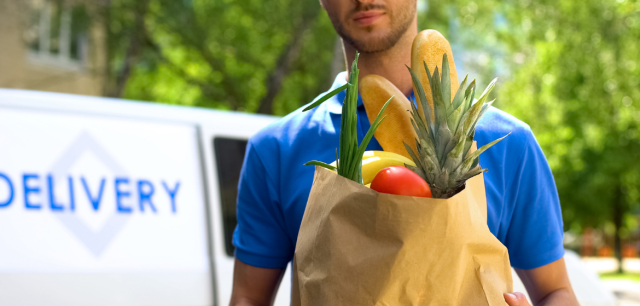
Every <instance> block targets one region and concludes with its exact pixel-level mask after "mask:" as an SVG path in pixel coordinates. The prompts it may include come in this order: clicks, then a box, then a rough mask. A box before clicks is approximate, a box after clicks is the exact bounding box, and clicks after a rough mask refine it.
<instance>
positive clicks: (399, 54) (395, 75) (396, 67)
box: [344, 18, 418, 96]
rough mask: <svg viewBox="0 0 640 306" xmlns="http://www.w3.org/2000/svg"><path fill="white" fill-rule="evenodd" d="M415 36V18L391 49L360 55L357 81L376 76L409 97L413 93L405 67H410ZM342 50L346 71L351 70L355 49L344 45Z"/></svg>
mask: <svg viewBox="0 0 640 306" xmlns="http://www.w3.org/2000/svg"><path fill="white" fill-rule="evenodd" d="M416 35H418V25H417V18H415V19H414V20H413V23H412V24H411V26H410V27H409V29H408V30H407V32H405V34H404V35H402V37H401V38H400V40H399V41H398V42H397V43H396V44H395V46H393V47H392V48H391V49H388V50H386V51H382V52H376V53H361V54H360V57H359V59H358V69H360V75H359V79H362V78H363V77H365V76H367V75H369V74H377V75H379V76H383V77H385V78H386V79H387V80H389V81H390V82H391V83H393V84H394V85H396V87H398V89H400V91H402V92H403V93H404V94H405V95H406V96H408V95H410V94H411V92H412V91H413V83H412V81H411V75H410V74H409V71H408V70H407V67H406V66H409V67H411V45H412V44H413V39H414V38H415V37H416ZM344 50H345V55H346V59H347V69H348V70H351V63H353V60H354V59H355V57H356V48H355V47H353V46H352V45H350V44H348V43H344ZM405 65H406V66H405Z"/></svg>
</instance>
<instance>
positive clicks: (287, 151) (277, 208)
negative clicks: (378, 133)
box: [231, 0, 578, 306]
mask: <svg viewBox="0 0 640 306" xmlns="http://www.w3.org/2000/svg"><path fill="white" fill-rule="evenodd" d="M321 4H322V6H323V7H324V9H325V10H326V11H327V13H328V15H329V17H330V18H331V21H332V23H333V25H334V28H335V29H336V31H337V32H338V34H339V35H340V36H341V37H342V39H343V43H344V49H345V54H346V57H347V63H349V64H350V63H351V62H352V61H353V60H354V57H355V52H356V51H359V52H360V53H361V55H360V59H359V62H358V66H359V68H360V77H364V76H366V75H368V74H377V75H381V76H383V77H385V78H387V79H388V80H389V81H391V82H392V83H393V84H395V85H396V86H397V87H398V88H399V89H400V90H401V91H402V92H403V93H405V94H406V95H407V96H409V95H411V94H412V82H411V77H410V75H409V73H408V72H407V69H406V67H405V64H406V65H410V62H411V44H412V41H413V38H414V37H415V36H416V35H417V13H416V10H417V8H416V6H417V2H416V0H321ZM346 77H347V74H346V73H342V74H340V75H338V77H337V78H336V81H335V83H334V84H333V86H332V89H335V88H338V87H339V86H341V85H343V84H345V83H346ZM344 96H345V93H344V92H343V93H341V94H338V95H337V96H336V97H334V98H332V99H330V100H328V101H327V102H325V103H324V104H322V105H321V106H319V107H317V108H315V109H314V110H312V111H309V112H305V113H302V112H301V111H300V110H298V111H296V112H294V113H292V114H290V115H288V116H286V117H285V118H283V119H281V120H279V121H278V122H276V123H275V124H273V125H271V126H269V127H267V128H265V129H264V130H263V131H261V132H259V133H258V134H257V135H256V136H254V137H253V138H252V139H251V140H250V141H249V145H248V147H247V153H246V156H245V164H244V167H243V169H242V174H241V179H240V184H239V196H238V227H237V228H236V232H235V234H234V240H233V242H234V245H235V246H236V262H235V271H234V282H233V293H232V298H231V305H233V306H240V305H243V306H259V305H260V306H261V305H271V304H272V303H273V300H274V298H275V293H276V291H277V288H278V286H279V284H280V281H281V279H282V276H283V273H284V270H285V268H286V266H287V264H288V263H289V262H290V261H291V260H292V259H293V254H294V250H295V244H296V239H297V235H298V230H299V228H300V223H301V220H302V215H303V213H304V209H305V205H306V201H307V198H308V196H309V191H310V189H311V185H312V181H313V173H314V168H313V167H305V166H303V164H304V163H305V162H307V161H310V160H320V161H324V162H332V161H333V160H334V159H335V150H336V147H337V146H338V139H339V127H340V113H341V104H342V101H343V99H344ZM358 120H359V123H358V125H359V126H358V133H359V137H360V139H362V137H363V135H364V134H365V133H366V131H367V130H368V128H369V126H370V124H369V121H368V119H367V115H366V112H365V109H364V107H363V106H362V102H361V101H360V102H359V104H358ZM509 132H511V133H512V134H511V135H510V136H509V137H507V138H506V139H505V140H503V141H502V142H500V143H498V144H497V145H495V146H494V147H492V148H491V149H489V150H488V151H486V152H485V153H483V155H481V157H480V164H481V165H482V166H483V167H484V168H487V169H489V172H487V173H486V175H485V185H486V191H487V202H488V203H487V211H488V225H489V229H490V230H491V232H492V233H493V234H494V235H495V236H496V237H497V238H498V239H499V240H500V241H501V242H502V243H503V244H505V246H506V247H507V249H508V250H509V255H510V259H511V264H512V265H513V266H514V268H516V271H517V273H518V275H519V276H520V278H521V279H522V281H523V283H524V284H525V286H526V288H527V291H528V292H529V296H530V298H531V300H532V301H533V303H534V305H578V303H577V301H576V298H575V295H574V293H573V291H572V288H571V284H570V283H569V279H568V276H567V272H566V267H565V264H564V260H563V255H564V249H563V245H562V237H563V231H562V216H561V212H560V206H559V203H558V196H557V191H556V188H555V183H554V181H553V176H552V175H551V171H550V170H549V166H548V164H547V162H546V159H545V157H544V155H543V153H542V151H541V150H540V147H539V146H538V144H537V142H536V140H535V138H534V136H533V134H532V133H531V130H530V129H529V127H528V126H527V125H526V124H524V123H522V122H520V121H518V120H517V119H515V118H514V117H512V116H510V115H508V114H506V113H504V112H501V111H499V110H497V109H495V108H491V109H490V110H489V111H488V112H487V113H486V114H485V115H484V117H483V118H482V120H481V121H480V122H479V124H478V126H477V128H476V136H475V140H476V141H477V142H478V146H482V145H484V144H486V143H488V142H489V141H492V140H494V139H497V138H499V137H501V136H503V135H505V134H507V133H509ZM368 149H369V150H381V147H380V145H379V144H378V143H377V141H375V140H374V141H372V142H371V143H370V145H369V147H368ZM505 301H506V302H507V303H508V304H509V305H511V306H516V305H518V306H520V305H522V306H525V305H529V303H528V301H527V300H526V298H525V297H524V295H523V294H522V293H514V294H505ZM327 306H329V305H327ZM331 306H333V305H331Z"/></svg>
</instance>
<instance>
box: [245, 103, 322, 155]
mask: <svg viewBox="0 0 640 306" xmlns="http://www.w3.org/2000/svg"><path fill="white" fill-rule="evenodd" d="M309 104H310V103H309ZM309 104H307V105H304V106H302V107H300V108H298V109H297V110H295V111H293V112H292V113H290V114H288V115H286V116H284V117H282V118H280V119H278V120H277V121H275V122H273V123H271V124H269V125H268V126H266V127H264V128H263V129H262V130H260V131H259V132H258V133H256V134H255V135H253V136H252V137H251V138H250V139H249V143H250V144H251V145H252V146H254V147H273V146H279V144H280V143H291V142H294V141H295V140H297V139H300V138H306V137H307V136H309V135H308V134H309V133H310V132H311V131H312V130H313V129H314V128H315V129H317V128H318V126H323V125H325V124H326V122H325V121H326V116H327V113H328V111H327V108H326V106H325V105H320V106H318V107H316V108H314V109H312V110H309V111H306V112H303V111H302V110H303V109H304V108H305V107H307V106H308V105H309Z"/></svg>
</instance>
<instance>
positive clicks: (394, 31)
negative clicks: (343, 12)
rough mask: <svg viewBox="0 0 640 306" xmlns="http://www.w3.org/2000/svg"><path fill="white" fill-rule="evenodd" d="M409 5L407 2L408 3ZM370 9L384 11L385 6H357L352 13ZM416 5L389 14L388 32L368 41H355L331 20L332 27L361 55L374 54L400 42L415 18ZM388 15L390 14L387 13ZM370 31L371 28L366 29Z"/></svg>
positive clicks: (337, 22) (338, 22)
mask: <svg viewBox="0 0 640 306" xmlns="http://www.w3.org/2000/svg"><path fill="white" fill-rule="evenodd" d="M408 3H409V2H408ZM372 9H386V7H385V6H383V5H379V4H359V5H358V7H356V9H355V10H354V12H360V11H368V10H372ZM415 10H416V5H415V4H413V5H411V4H410V5H408V6H407V7H402V8H400V9H399V10H398V11H397V12H391V13H392V14H390V18H389V20H390V25H389V32H388V33H385V35H384V36H381V37H370V38H368V39H360V40H358V39H356V38H354V37H353V36H352V35H350V34H349V33H348V32H347V29H345V28H344V26H343V23H342V22H341V21H340V20H331V21H332V22H333V26H334V27H335V29H336V32H338V35H340V37H342V39H343V40H344V41H345V42H346V43H348V44H350V45H352V46H354V47H355V48H356V50H358V51H360V52H361V53H375V52H382V51H386V50H389V49H391V48H392V47H393V46H395V44H396V43H397V42H398V41H399V40H400V38H401V37H402V35H404V33H405V32H406V31H407V29H409V27H410V26H411V23H412V22H413V18H414V16H415V13H416V12H415ZM387 13H388V14H389V13H390V12H389V11H387ZM367 30H368V31H371V30H372V29H371V28H367Z"/></svg>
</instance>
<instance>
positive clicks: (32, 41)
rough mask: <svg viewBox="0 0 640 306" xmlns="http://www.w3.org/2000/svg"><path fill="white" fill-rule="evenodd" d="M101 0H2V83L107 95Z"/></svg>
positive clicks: (0, 34)
mask: <svg viewBox="0 0 640 306" xmlns="http://www.w3.org/2000/svg"><path fill="white" fill-rule="evenodd" d="M96 3H98V2H97V1H89V0H0V88H19V89H31V90H42V91H54V92H63V93H74V94H83V95H102V93H103V83H104V82H103V76H104V67H105V65H104V63H105V51H104V50H105V45H106V44H105V38H104V34H103V33H104V32H103V31H102V30H101V28H102V27H101V25H100V24H101V23H100V21H99V20H98V19H99V18H90V17H89V16H98V15H99V14H90V12H97V10H98V7H97V6H96Z"/></svg>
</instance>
